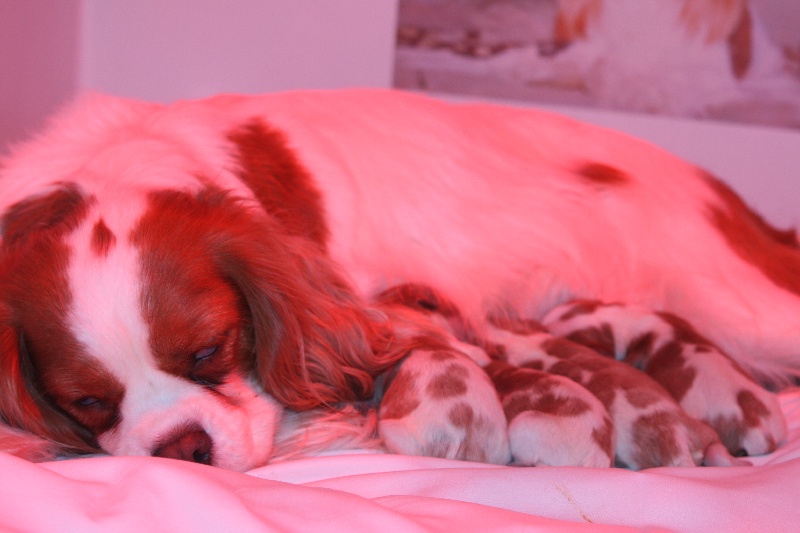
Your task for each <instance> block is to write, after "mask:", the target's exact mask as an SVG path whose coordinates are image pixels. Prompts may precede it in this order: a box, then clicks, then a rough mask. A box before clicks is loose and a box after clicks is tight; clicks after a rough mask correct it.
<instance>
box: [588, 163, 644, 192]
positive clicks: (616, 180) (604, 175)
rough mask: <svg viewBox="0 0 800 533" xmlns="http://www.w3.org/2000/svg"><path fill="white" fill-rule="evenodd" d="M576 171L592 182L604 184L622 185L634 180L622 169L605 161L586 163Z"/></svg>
mask: <svg viewBox="0 0 800 533" xmlns="http://www.w3.org/2000/svg"><path fill="white" fill-rule="evenodd" d="M576 173H577V174H578V175H579V176H581V177H582V178H584V179H586V180H587V181H589V182H590V183H593V184H595V185H602V186H621V185H627V184H628V183H630V182H632V181H633V180H632V178H631V177H630V176H629V175H628V174H626V173H625V172H623V171H622V170H620V169H618V168H616V167H612V166H610V165H606V164H604V163H585V164H584V165H582V166H581V167H579V168H578V169H577V170H576Z"/></svg>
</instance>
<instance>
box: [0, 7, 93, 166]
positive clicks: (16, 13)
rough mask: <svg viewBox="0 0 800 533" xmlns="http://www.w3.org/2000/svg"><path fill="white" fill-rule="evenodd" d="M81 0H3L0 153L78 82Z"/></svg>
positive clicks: (27, 132) (32, 128)
mask: <svg viewBox="0 0 800 533" xmlns="http://www.w3.org/2000/svg"><path fill="white" fill-rule="evenodd" d="M80 4H81V0H57V1H53V0H0V154H1V153H2V152H3V151H4V148H5V146H6V145H7V144H9V143H11V142H14V141H17V140H19V139H21V138H24V137H27V136H28V135H30V134H31V133H33V132H34V131H36V130H37V129H38V128H40V127H41V125H42V123H43V122H44V120H45V117H47V116H48V115H49V114H50V113H52V112H53V111H54V110H55V109H56V108H58V107H59V106H61V105H63V104H64V102H66V101H68V100H69V99H70V98H71V97H72V95H73V94H74V92H75V88H76V86H77V57H78V39H79V35H78V34H79V27H78V20H79V15H80Z"/></svg>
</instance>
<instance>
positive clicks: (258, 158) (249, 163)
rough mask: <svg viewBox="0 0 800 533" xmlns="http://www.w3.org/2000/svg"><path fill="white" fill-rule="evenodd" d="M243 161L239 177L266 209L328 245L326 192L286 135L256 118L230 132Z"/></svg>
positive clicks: (290, 227)
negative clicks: (290, 145)
mask: <svg viewBox="0 0 800 533" xmlns="http://www.w3.org/2000/svg"><path fill="white" fill-rule="evenodd" d="M228 139H229V140H230V141H231V142H232V143H233V145H234V147H235V149H236V157H237V159H238V161H239V178H240V179H241V180H242V181H243V182H244V183H245V185H247V186H248V187H249V188H250V189H251V190H252V191H253V194H255V196H256V198H257V199H258V201H259V202H260V203H261V205H262V206H263V207H264V209H265V210H266V211H267V212H268V213H270V214H271V215H272V216H274V217H275V218H276V219H277V220H279V221H280V222H281V224H282V225H283V226H284V228H286V230H287V231H288V232H289V233H291V234H293V235H300V236H303V237H308V238H310V239H311V240H313V241H314V242H316V243H317V244H318V245H320V246H321V247H323V249H324V248H325V245H326V242H327V240H328V236H329V230H328V226H327V223H326V222H325V215H324V212H325V209H324V205H323V202H322V196H321V195H320V193H319V191H317V189H316V188H315V186H314V182H313V179H312V177H311V175H310V174H309V173H308V171H307V170H306V169H305V168H304V167H303V165H302V164H301V163H300V161H299V160H298V158H297V156H296V155H295V154H294V152H292V150H291V149H290V148H289V143H288V141H287V139H286V136H285V135H284V134H283V133H282V132H280V131H278V130H276V129H274V128H272V127H270V126H269V125H267V124H265V123H264V121H263V120H261V119H253V120H251V121H250V122H248V123H247V124H243V125H242V126H240V127H239V128H237V129H236V130H234V131H232V132H230V133H229V134H228Z"/></svg>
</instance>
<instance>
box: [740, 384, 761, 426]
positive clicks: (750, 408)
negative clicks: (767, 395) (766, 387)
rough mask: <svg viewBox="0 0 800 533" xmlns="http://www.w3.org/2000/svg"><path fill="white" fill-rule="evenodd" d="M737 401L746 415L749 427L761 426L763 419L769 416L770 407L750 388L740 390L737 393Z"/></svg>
mask: <svg viewBox="0 0 800 533" xmlns="http://www.w3.org/2000/svg"><path fill="white" fill-rule="evenodd" d="M736 403H738V404H739V408H741V410H742V414H743V415H744V423H745V425H746V426H747V427H750V428H755V427H759V426H760V425H761V423H762V420H763V419H764V418H766V417H768V416H769V409H767V406H766V405H764V402H762V401H761V400H759V399H758V397H756V395H755V394H753V393H752V392H750V391H749V390H742V391H739V394H737V395H736Z"/></svg>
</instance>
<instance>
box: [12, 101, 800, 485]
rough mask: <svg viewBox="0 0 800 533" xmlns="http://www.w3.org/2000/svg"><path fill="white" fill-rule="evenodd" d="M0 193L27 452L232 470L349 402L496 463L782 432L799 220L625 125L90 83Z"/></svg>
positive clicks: (437, 106)
mask: <svg viewBox="0 0 800 533" xmlns="http://www.w3.org/2000/svg"><path fill="white" fill-rule="evenodd" d="M0 191H2V194H0V231H1V235H2V241H1V243H0V380H2V388H0V415H1V416H2V419H3V421H4V422H5V425H4V426H3V428H2V429H1V430H0V449H3V450H5V451H9V452H11V453H15V454H17V455H21V456H23V457H28V458H30V459H34V460H45V459H49V458H52V457H55V456H57V455H69V454H80V453H101V452H104V453H108V454H112V455H148V456H159V457H167V458H175V459H184V460H189V461H195V462H198V463H205V464H211V465H215V466H219V467H223V468H229V469H234V470H247V469H251V468H254V467H257V466H260V465H263V464H265V463H267V462H268V461H270V460H271V459H272V458H274V457H275V456H276V455H279V454H280V453H283V452H284V451H286V450H287V449H288V450H289V451H291V450H292V449H297V448H298V447H302V446H303V445H304V444H308V443H309V442H310V441H313V440H314V438H315V437H314V436H313V435H312V434H311V433H309V432H310V431H313V429H314V427H318V428H328V429H329V432H330V433H332V434H335V433H337V432H338V433H339V434H341V433H342V432H343V431H344V430H343V429H341V428H339V429H337V426H336V424H332V423H329V422H330V419H329V418H326V417H330V416H333V415H335V414H336V413H348V412H349V413H350V414H351V415H352V416H353V418H355V419H363V420H366V419H367V418H369V416H370V415H369V414H370V413H372V414H373V415H375V416H377V429H376V430H375V434H376V435H378V436H379V437H380V439H381V440H382V445H383V446H385V447H386V448H387V449H389V450H390V451H395V452H400V453H419V454H427V455H435V456H441V457H455V458H461V459H471V460H479V461H487V462H493V463H509V462H516V463H518V464H585V465H591V466H604V465H605V466H608V465H609V464H612V463H618V464H624V465H626V466H630V467H632V468H643V467H647V466H654V465H658V464H700V463H703V464H731V463H733V464H735V461H730V460H728V458H727V456H725V454H726V453H728V452H730V453H731V454H734V455H735V454H754V453H765V452H768V451H770V450H772V449H774V448H775V446H777V445H778V444H779V443H780V441H781V439H783V437H784V434H785V426H784V423H783V419H782V417H781V413H780V410H779V408H778V405H777V402H776V401H775V397H774V395H773V394H772V393H769V392H767V391H766V390H765V389H764V388H762V387H760V386H758V385H756V384H755V381H754V380H753V379H752V378H751V376H755V377H756V378H758V379H759V380H761V381H762V383H770V384H772V385H776V384H782V383H788V382H790V381H791V379H792V378H793V377H794V376H797V375H798V370H799V369H800V276H798V274H797V273H798V272H800V246H799V245H798V241H797V237H796V235H795V234H794V232H791V231H778V230H776V229H774V228H772V227H770V226H769V225H768V224H767V223H766V222H765V221H764V220H763V219H762V218H760V217H759V216H758V215H756V214H754V213H753V212H752V211H751V210H750V209H749V208H748V207H747V206H746V205H745V204H744V203H742V201H741V200H740V199H739V198H738V197H737V196H736V195H735V194H734V193H733V192H732V191H731V190H730V189H729V188H728V187H726V186H725V185H724V184H723V183H722V182H720V181H718V180H717V179H715V178H714V177H712V176H710V175H709V174H708V173H706V172H704V171H702V170H700V169H698V168H696V167H694V166H692V165H691V164H688V163H686V162H684V161H681V160H679V159H677V158H676V157H673V156H671V155H669V154H667V153H665V152H663V151H661V150H659V149H657V148H655V147H653V146H650V145H648V144H646V143H643V142H641V141H638V140H635V139H632V138H630V137H627V136H625V135H622V134H619V133H615V132H612V131H609V130H605V129H602V128H599V127H594V126H590V125H587V124H582V123H579V122H576V121H573V120H569V119H566V118H563V117H560V116H556V115H553V114H549V113H545V112H541V111H535V110H523V109H512V108H506V107H499V106H492V105H485V104H459V105H456V104H448V103H443V102H441V101H437V100H434V99H430V98H427V97H423V96H417V95H411V94H403V93H396V92H391V91H382V90H348V91H334V92H294V93H285V94H272V95H264V96H232V95H231V96H218V97H215V98H211V99H207V100H201V101H187V102H179V103H175V104H172V105H168V106H163V105H157V104H150V103H142V102H136V101H129V100H123V99H118V98H112V97H105V96H91V97H86V98H83V99H82V100H80V101H79V102H77V103H76V104H74V105H72V106H71V107H70V108H68V109H66V110H65V111H64V112H63V113H61V114H59V115H58V116H56V117H55V118H54V119H53V120H52V121H51V123H50V124H49V126H48V127H47V128H46V129H45V131H44V132H43V133H42V134H40V135H39V136H37V137H36V138H35V139H33V140H32V141H30V142H28V143H26V144H23V145H21V146H18V147H16V149H15V150H14V151H13V153H12V154H11V155H10V157H8V158H7V159H5V161H3V162H2V165H0ZM589 302H595V303H589ZM599 302H605V303H602V304H601V303H599ZM678 317H682V318H680V319H679V318H678ZM534 321H540V322H542V323H543V324H544V326H541V325H536V324H538V322H534ZM689 324H691V326H689ZM523 326H524V327H523ZM544 328H549V331H550V332H546V331H545V329H544ZM552 333H556V334H557V335H559V337H554V336H553V335H552ZM567 339H569V340H567ZM565 343H566V344H565ZM576 343H581V344H576ZM581 345H582V346H581ZM576 346H577V347H576ZM587 350H588V352H587ZM603 355H605V356H607V357H603ZM614 359H620V360H624V361H626V362H627V363H630V365H632V366H628V365H625V364H623V363H619V362H617V361H615V360H614ZM634 369H636V370H634ZM348 409H349V411H348ZM363 412H366V413H367V414H366V415H364V416H362V413H363ZM343 416H344V415H343ZM565 421H566V422H565ZM575 421H578V422H576V423H573V422H575ZM364 424H366V423H364ZM364 424H361V426H364ZM356 425H358V424H356ZM365 427H366V426H365ZM709 428H713V430H712V429H709ZM367 433H369V431H367ZM322 440H323V441H324V440H325V439H324V438H322ZM720 442H721V443H722V444H724V445H725V447H726V448H727V451H728V452H724V453H723V452H719V450H718V449H719V446H717V444H719V443H720ZM650 450H655V452H653V453H650ZM715 450H716V451H715ZM648 454H649V455H648ZM721 456H723V457H722V459H719V457H721ZM715 458H717V459H715Z"/></svg>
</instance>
